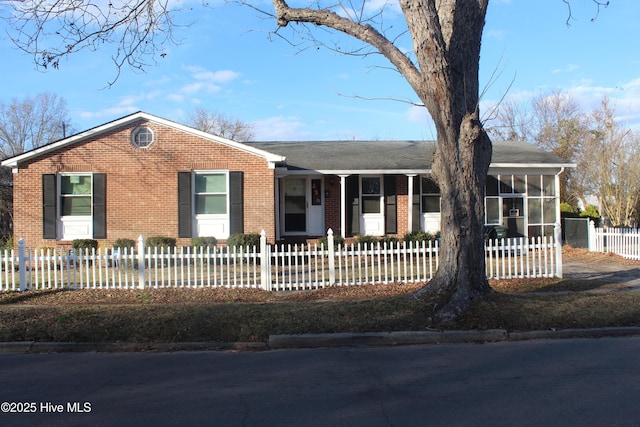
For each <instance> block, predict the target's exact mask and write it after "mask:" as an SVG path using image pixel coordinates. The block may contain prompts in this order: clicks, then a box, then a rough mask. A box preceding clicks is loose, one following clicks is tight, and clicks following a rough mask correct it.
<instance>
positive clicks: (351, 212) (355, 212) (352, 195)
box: [346, 175, 360, 236]
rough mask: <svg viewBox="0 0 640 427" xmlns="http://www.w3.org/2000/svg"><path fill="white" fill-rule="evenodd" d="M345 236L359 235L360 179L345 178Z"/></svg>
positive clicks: (354, 176) (357, 177)
mask: <svg viewBox="0 0 640 427" xmlns="http://www.w3.org/2000/svg"><path fill="white" fill-rule="evenodd" d="M346 203H347V206H346V208H347V209H346V210H347V233H346V235H347V236H353V235H354V234H358V233H360V177H359V176H358V175H350V176H348V177H347V201H346Z"/></svg>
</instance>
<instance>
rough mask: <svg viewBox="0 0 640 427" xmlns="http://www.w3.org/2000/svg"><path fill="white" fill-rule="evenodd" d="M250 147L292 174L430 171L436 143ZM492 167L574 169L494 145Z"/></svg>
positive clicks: (515, 145) (527, 148)
mask: <svg viewBox="0 0 640 427" xmlns="http://www.w3.org/2000/svg"><path fill="white" fill-rule="evenodd" d="M247 144H248V145H251V146H255V147H256V148H259V149H261V150H264V151H267V152H270V153H273V154H278V155H281V156H285V157H286V166H287V168H288V169H290V170H295V169H303V170H315V171H337V172H340V171H345V172H353V171H418V172H423V171H428V170H430V169H431V164H432V162H433V153H434V150H435V147H436V145H435V142H433V141H304V142H251V143H247ZM491 165H492V166H494V167H496V166H501V165H508V166H518V165H519V166H522V167H525V166H530V167H531V166H537V167H544V166H548V167H572V166H575V165H573V164H571V163H570V162H568V161H566V160H563V159H561V158H560V157H558V156H556V155H554V154H552V153H548V152H545V151H543V150H541V149H539V148H538V147H536V146H534V145H532V144H528V143H524V142H494V143H493V156H492V160H491Z"/></svg>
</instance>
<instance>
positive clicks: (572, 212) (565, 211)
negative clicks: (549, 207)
mask: <svg viewBox="0 0 640 427" xmlns="http://www.w3.org/2000/svg"><path fill="white" fill-rule="evenodd" d="M578 211H579V209H576V208H574V207H573V206H571V205H570V204H569V203H566V202H562V203H560V216H561V217H562V218H578V217H579V216H580V215H579V214H578Z"/></svg>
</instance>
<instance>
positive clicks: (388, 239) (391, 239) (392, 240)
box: [379, 236, 398, 246]
mask: <svg viewBox="0 0 640 427" xmlns="http://www.w3.org/2000/svg"><path fill="white" fill-rule="evenodd" d="M379 242H380V244H383V243H386V244H387V246H389V245H391V244H396V243H398V238H397V237H396V236H382V237H381V238H380V239H379Z"/></svg>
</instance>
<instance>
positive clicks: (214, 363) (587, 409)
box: [0, 337, 640, 426]
mask: <svg viewBox="0 0 640 427" xmlns="http://www.w3.org/2000/svg"><path fill="white" fill-rule="evenodd" d="M639 355H640V337H630V338H600V339H569V340H537V341H519V342H500V343H493V344H441V345H420V346H402V347H360V348H353V347H350V348H322V349H292V350H271V351H261V352H221V351H197V352H175V353H151V352H147V353H54V354H18V353H8V354H0V384H1V387H0V402H2V413H0V425H2V426H14V425H25V426H73V425H78V426H84V425H91V426H107V425H109V426H112V425H116V426H130V425H131V426H133V425H136V426H139V425H153V426H165V425H167V426H177V425H180V426H198V425H203V426H205V425H206V426H556V425H557V426H637V425H640V404H639V402H640V364H638V359H639ZM11 411H19V412H20V413H16V412H11ZM25 412H27V413H25Z"/></svg>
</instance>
